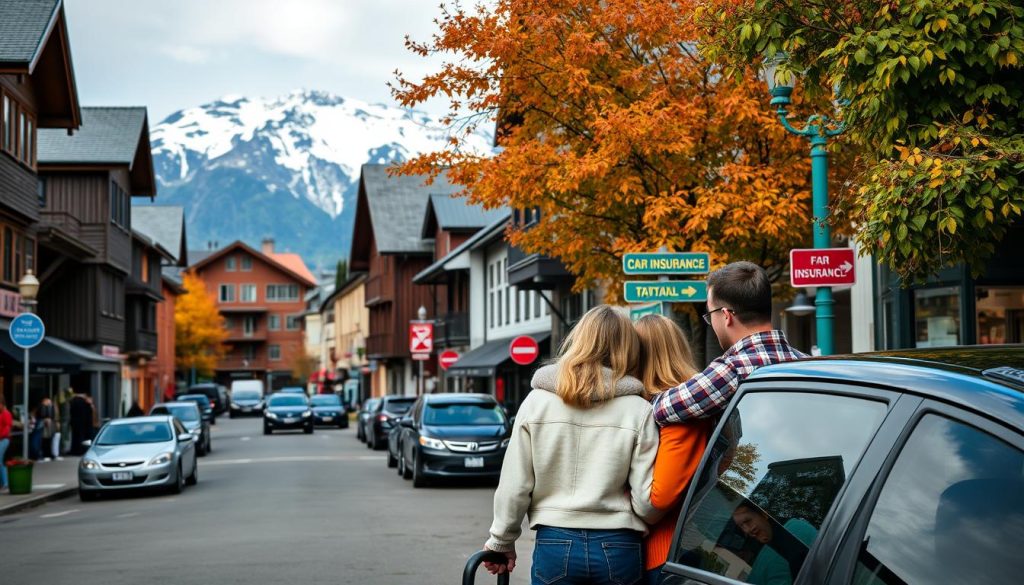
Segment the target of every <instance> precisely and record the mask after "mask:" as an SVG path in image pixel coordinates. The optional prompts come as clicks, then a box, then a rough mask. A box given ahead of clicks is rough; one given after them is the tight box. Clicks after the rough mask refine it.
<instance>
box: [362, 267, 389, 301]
mask: <svg viewBox="0 0 1024 585" xmlns="http://www.w3.org/2000/svg"><path fill="white" fill-rule="evenodd" d="M394 280H395V279H394V276H393V275H392V274H391V273H390V272H386V273H383V274H377V275H375V276H372V277H370V278H369V279H367V281H366V306H367V307H369V306H372V305H376V304H379V303H387V302H391V301H392V300H393V299H394V298H395V282H394Z"/></svg>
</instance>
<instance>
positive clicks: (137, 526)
mask: <svg viewBox="0 0 1024 585" xmlns="http://www.w3.org/2000/svg"><path fill="white" fill-rule="evenodd" d="M260 425H261V422H260V419H256V418H252V419H248V418H246V419H236V420H229V419H228V418H227V417H221V418H220V419H219V420H218V422H217V425H215V426H214V427H213V452H212V453H211V454H210V455H208V456H206V457H204V458H201V459H200V462H199V470H200V475H199V484H198V485H197V486H195V487H190V488H187V489H186V490H185V492H184V493H183V494H181V495H179V496H170V495H138V496H136V495H129V496H123V497H118V496H115V497H111V498H104V499H102V500H100V501H98V502H90V503H82V502H80V501H78V499H77V498H74V499H71V498H69V499H65V500H61V501H58V502H53V503H50V504H46V505H44V506H41V507H38V508H34V509H30V510H28V511H26V512H24V513H21V514H17V515H13V516H6V517H0V541H2V542H0V550H3V551H4V559H3V566H4V568H3V571H2V574H3V577H2V579H0V580H2V581H3V583H5V584H6V585H21V584H26V585H27V584H36V583H46V584H53V585H56V584H62V583H75V584H76V585H87V584H92V583H95V584H100V583H103V584H110V585H115V584H122V583H124V584H134V583H138V582H140V580H141V581H145V582H152V583H172V582H173V583H176V584H187V583H196V584H199V583H203V584H208V583H216V584H230V583H245V584H251V583H286V582H291V583H303V584H315V583H324V584H337V583H379V584H382V585H384V584H386V585H399V584H404V583H409V584H447V583H458V582H459V579H460V578H461V571H462V567H463V564H464V562H465V560H466V558H467V557H468V556H469V554H470V553H472V552H473V551H474V550H476V549H478V548H479V547H480V546H481V545H482V543H483V541H484V540H485V538H486V535H487V528H488V526H489V524H490V521H491V495H492V493H493V490H494V488H493V486H492V485H491V484H482V485H476V486H463V485H458V486H456V485H450V486H446V485H442V486H436V487H429V488H425V489H419V490H414V489H413V487H412V485H411V484H410V482H408V481H403V480H402V479H401V478H400V477H398V476H397V475H396V474H395V471H394V470H393V469H388V468H387V467H385V463H384V459H385V454H384V452H382V451H369V450H367V449H366V447H365V445H363V444H362V443H360V442H358V441H356V439H355V436H354V433H355V431H354V430H353V429H351V428H350V429H348V430H336V429H317V430H316V432H315V433H314V434H313V435H312V436H309V435H304V434H302V433H301V431H300V432H295V433H275V434H274V435H272V436H264V435H263V434H262V431H261V426H260ZM532 546H533V545H532V533H530V532H529V531H527V533H526V534H525V535H524V541H523V543H522V545H521V546H520V555H521V556H522V557H527V558H526V559H524V562H523V563H522V564H520V565H519V568H517V569H516V575H524V576H527V575H529V561H528V557H529V555H530V552H531V551H532ZM513 581H514V582H526V578H525V577H522V576H520V577H518V578H514V579H513ZM477 582H478V583H489V582H492V579H491V578H490V577H489V576H485V574H484V572H483V570H482V569H481V571H480V573H479V578H478V581H477Z"/></svg>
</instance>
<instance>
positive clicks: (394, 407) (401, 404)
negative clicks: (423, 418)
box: [384, 398, 416, 414]
mask: <svg viewBox="0 0 1024 585" xmlns="http://www.w3.org/2000/svg"><path fill="white" fill-rule="evenodd" d="M413 402H416V399H415V398H397V399H394V400H388V401H387V402H385V403H384V411H385V412H390V413H392V414H405V413H407V412H409V409H410V408H412V403H413Z"/></svg>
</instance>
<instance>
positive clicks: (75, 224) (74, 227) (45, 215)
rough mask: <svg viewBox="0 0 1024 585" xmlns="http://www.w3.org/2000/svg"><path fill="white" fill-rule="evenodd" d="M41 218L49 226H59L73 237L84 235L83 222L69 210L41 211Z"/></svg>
mask: <svg viewBox="0 0 1024 585" xmlns="http://www.w3.org/2000/svg"><path fill="white" fill-rule="evenodd" d="M39 220H40V223H43V224H46V225H47V226H51V227H55V228H59V229H60V230H61V231H62V232H64V233H66V234H67V235H69V236H71V237H73V238H81V237H82V222H81V221H79V219H78V218H77V217H75V216H73V215H71V214H70V213H68V212H67V211H41V212H39Z"/></svg>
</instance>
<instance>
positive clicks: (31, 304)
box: [18, 270, 39, 460]
mask: <svg viewBox="0 0 1024 585" xmlns="http://www.w3.org/2000/svg"><path fill="white" fill-rule="evenodd" d="M18 293H20V294H21V300H20V303H21V306H22V309H23V310H24V311H25V312H26V313H32V312H33V311H32V309H33V308H35V306H36V295H38V294H39V279H37V278H36V277H35V275H34V274H32V271H31V270H27V271H25V276H23V277H21V280H19V281H18ZM28 351H29V350H28V347H27V346H26V347H25V349H24V350H23V352H24V356H23V360H22V361H23V364H22V367H23V371H22V378H21V404H22V406H21V458H22V459H24V460H28V455H29V453H28V443H29V440H28V438H29V428H28V381H29V380H28V376H29V363H28V359H29V354H28Z"/></svg>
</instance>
